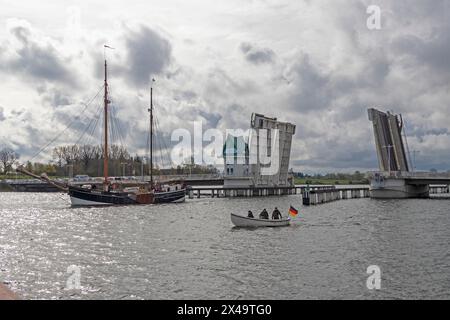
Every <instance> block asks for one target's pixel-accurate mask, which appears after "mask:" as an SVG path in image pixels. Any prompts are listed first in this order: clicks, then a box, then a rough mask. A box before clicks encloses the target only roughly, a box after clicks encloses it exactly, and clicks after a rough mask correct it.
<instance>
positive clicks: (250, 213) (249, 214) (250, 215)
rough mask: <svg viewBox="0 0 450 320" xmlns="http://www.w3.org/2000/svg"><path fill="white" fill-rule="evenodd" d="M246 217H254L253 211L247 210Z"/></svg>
mask: <svg viewBox="0 0 450 320" xmlns="http://www.w3.org/2000/svg"><path fill="white" fill-rule="evenodd" d="M247 217H248V218H254V216H253V212H251V211H250V210H248V215H247Z"/></svg>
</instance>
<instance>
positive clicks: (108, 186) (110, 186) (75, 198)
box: [17, 58, 186, 206]
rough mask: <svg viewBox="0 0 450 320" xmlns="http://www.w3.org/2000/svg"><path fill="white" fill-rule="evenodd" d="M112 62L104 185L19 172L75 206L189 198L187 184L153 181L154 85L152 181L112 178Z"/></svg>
mask: <svg viewBox="0 0 450 320" xmlns="http://www.w3.org/2000/svg"><path fill="white" fill-rule="evenodd" d="M109 104H110V101H109V100H108V65H107V61H106V58H105V79H104V97H103V114H104V128H103V130H104V133H103V140H104V141H103V154H104V157H103V184H102V188H97V186H96V184H91V185H89V184H87V185H83V186H75V185H67V186H66V185H62V184H61V183H59V182H56V181H53V180H50V179H49V178H48V177H47V176H46V175H45V174H44V175H41V176H38V175H35V174H33V173H31V172H28V171H27V170H25V169H24V168H23V166H22V167H19V168H18V169H17V171H19V172H22V173H24V174H27V175H30V176H32V177H35V178H38V179H41V180H44V181H46V182H47V183H50V184H52V185H54V186H56V187H58V188H59V189H61V190H63V191H65V192H67V193H68V194H69V196H70V200H71V204H72V206H107V205H136V204H156V203H174V202H183V201H185V195H186V188H185V186H184V184H180V183H175V184H170V183H160V182H156V183H155V181H154V180H153V88H152V87H151V88H150V108H149V109H148V111H149V112H150V157H149V158H150V181H146V182H144V181H143V182H133V183H126V182H121V181H114V182H113V181H110V179H109V176H108V105H109Z"/></svg>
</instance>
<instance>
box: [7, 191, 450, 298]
mask: <svg viewBox="0 0 450 320" xmlns="http://www.w3.org/2000/svg"><path fill="white" fill-rule="evenodd" d="M289 205H293V206H295V207H297V209H299V211H300V213H299V217H297V218H295V219H294V220H293V223H292V224H291V226H290V227H287V228H281V229H257V230H247V229H236V228H233V227H232V224H231V222H230V217H229V214H230V212H242V213H244V212H246V211H247V210H248V209H252V210H254V212H257V211H260V210H262V209H263V208H264V207H266V208H267V209H270V210H271V209H272V208H273V207H275V206H278V208H280V209H281V211H282V213H285V212H287V210H288V208H289ZM449 244H450V200H389V201H379V200H370V199H355V200H343V201H338V202H334V203H329V204H324V205H320V206H317V207H309V208H306V207H302V206H301V198H300V197H299V196H295V195H294V196H285V197H271V198H264V199H263V198H246V199H195V200H188V201H186V203H183V204H176V205H158V206H154V205H148V206H129V207H112V208H71V207H70V205H69V201H68V199H67V197H66V196H65V195H61V194H54V193H52V194H37V193H0V281H2V282H3V283H5V284H6V285H7V286H9V287H10V288H12V289H13V290H14V291H16V292H17V293H18V294H19V295H20V296H21V297H23V298H25V299H222V298H223V299H262V298H264V299H279V298H281V299H302V298H307V299H325V298H330V299H343V298H345V299H387V298H399V299H413V298H427V299H428V298H437V299H449V298H450V250H449ZM70 265H76V266H79V267H80V270H81V278H80V283H81V289H79V290H76V289H72V290H69V289H67V288H66V282H67V279H68V278H69V276H70V275H71V274H70V273H68V272H67V268H68V267H69V266H70ZM369 265H378V266H379V267H380V268H381V272H382V274H381V278H382V281H381V290H378V291H371V290H368V289H367V287H366V279H367V277H368V274H366V270H367V267H368V266H369Z"/></svg>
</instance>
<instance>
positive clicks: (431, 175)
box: [368, 171, 450, 185]
mask: <svg viewBox="0 0 450 320" xmlns="http://www.w3.org/2000/svg"><path fill="white" fill-rule="evenodd" d="M376 174H378V175H380V176H382V177H383V178H385V179H402V180H405V181H406V182H407V184H412V185H450V172H422V171H419V172H405V171H391V172H384V171H383V172H369V173H368V175H369V178H370V179H374V178H375V175H376Z"/></svg>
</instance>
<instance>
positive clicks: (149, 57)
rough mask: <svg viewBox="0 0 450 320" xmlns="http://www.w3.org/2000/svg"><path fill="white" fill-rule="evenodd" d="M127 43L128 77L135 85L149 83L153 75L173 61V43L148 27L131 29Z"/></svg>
mask: <svg viewBox="0 0 450 320" xmlns="http://www.w3.org/2000/svg"><path fill="white" fill-rule="evenodd" d="M126 45H127V68H126V78H127V79H128V80H129V81H131V82H132V84H133V85H135V86H138V87H140V86H146V85H148V84H149V81H150V79H151V77H152V76H154V75H156V74H160V73H161V72H163V71H164V69H165V68H166V67H167V66H168V65H169V64H170V62H171V57H172V45H171V44H170V42H169V41H168V40H167V39H165V38H163V37H162V36H160V35H159V34H158V33H156V32H155V31H153V30H151V29H150V28H148V27H145V26H142V27H141V29H140V30H139V31H136V32H135V31H130V33H129V34H128V36H127V39H126Z"/></svg>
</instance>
